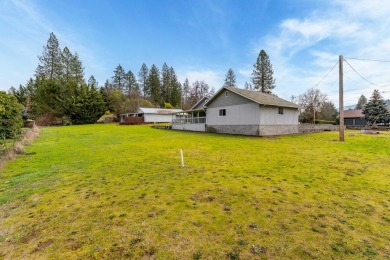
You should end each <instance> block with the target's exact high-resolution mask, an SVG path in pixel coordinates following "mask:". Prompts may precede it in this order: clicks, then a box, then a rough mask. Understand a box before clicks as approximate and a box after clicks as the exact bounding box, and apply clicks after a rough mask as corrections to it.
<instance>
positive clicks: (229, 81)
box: [223, 68, 237, 88]
mask: <svg viewBox="0 0 390 260" xmlns="http://www.w3.org/2000/svg"><path fill="white" fill-rule="evenodd" d="M223 86H224V87H232V88H235V87H237V85H236V75H234V71H233V70H232V68H229V70H228V72H227V73H226V77H225V83H224V84H223Z"/></svg>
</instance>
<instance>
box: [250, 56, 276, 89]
mask: <svg viewBox="0 0 390 260" xmlns="http://www.w3.org/2000/svg"><path fill="white" fill-rule="evenodd" d="M253 67H254V70H253V72H252V83H253V88H254V89H255V90H258V91H260V92H264V93H269V94H270V93H271V92H272V89H274V88H275V79H274V78H273V74H274V71H273V70H272V64H271V62H270V60H269V57H268V55H267V53H266V52H265V51H264V50H261V51H260V53H259V56H258V57H257V61H256V63H255V64H254V65H253Z"/></svg>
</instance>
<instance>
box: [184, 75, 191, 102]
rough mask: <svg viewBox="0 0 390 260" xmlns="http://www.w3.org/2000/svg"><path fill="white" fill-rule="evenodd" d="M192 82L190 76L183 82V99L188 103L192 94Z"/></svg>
mask: <svg viewBox="0 0 390 260" xmlns="http://www.w3.org/2000/svg"><path fill="white" fill-rule="evenodd" d="M190 88H191V87H190V82H189V81H188V78H186V79H185V81H184V83H183V100H184V102H185V103H186V102H187V101H188V96H189V94H190Z"/></svg>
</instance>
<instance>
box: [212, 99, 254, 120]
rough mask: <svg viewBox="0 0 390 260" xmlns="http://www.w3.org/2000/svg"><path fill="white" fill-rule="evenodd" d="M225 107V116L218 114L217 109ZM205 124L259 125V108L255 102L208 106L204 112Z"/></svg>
mask: <svg viewBox="0 0 390 260" xmlns="http://www.w3.org/2000/svg"><path fill="white" fill-rule="evenodd" d="M220 109H226V116H220V115H219V110H220ZM206 118H207V119H206V122H207V125H259V123H260V110H259V105H258V104H256V103H253V102H252V103H249V104H242V105H235V106H225V107H215V108H213V107H209V108H207V113H206Z"/></svg>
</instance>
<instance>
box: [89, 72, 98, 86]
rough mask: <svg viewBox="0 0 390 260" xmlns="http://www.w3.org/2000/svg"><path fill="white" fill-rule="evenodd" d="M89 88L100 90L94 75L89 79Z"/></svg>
mask: <svg viewBox="0 0 390 260" xmlns="http://www.w3.org/2000/svg"><path fill="white" fill-rule="evenodd" d="M88 87H90V88H92V87H94V88H96V89H97V88H98V82H97V81H96V79H95V77H94V76H93V75H91V77H89V79H88Z"/></svg>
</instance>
